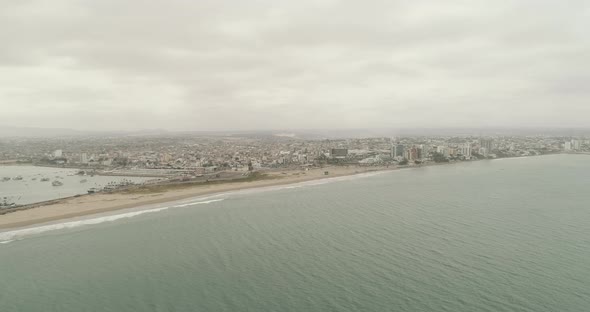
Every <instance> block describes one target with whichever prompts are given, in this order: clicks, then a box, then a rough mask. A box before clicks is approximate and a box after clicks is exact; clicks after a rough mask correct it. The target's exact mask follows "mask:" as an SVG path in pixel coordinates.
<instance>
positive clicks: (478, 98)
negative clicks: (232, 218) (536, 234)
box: [0, 0, 590, 131]
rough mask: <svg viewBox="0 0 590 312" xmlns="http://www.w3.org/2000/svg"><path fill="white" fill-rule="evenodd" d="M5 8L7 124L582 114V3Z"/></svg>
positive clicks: (300, 123)
mask: <svg viewBox="0 0 590 312" xmlns="http://www.w3.org/2000/svg"><path fill="white" fill-rule="evenodd" d="M0 12H1V13H0V26H3V27H1V28H0V38H2V40H3V46H4V47H5V48H4V49H2V51H0V106H1V108H2V119H1V120H0V124H2V125H11V126H17V127H40V128H72V129H79V130H84V131H89V130H90V131H113V130H117V131H119V130H123V131H135V130H140V129H168V130H171V131H195V130H210V131H218V130H226V129H231V130H256V129H340V128H345V129H354V128H367V127H376V128H387V127H402V128H425V127H430V128H449V127H459V128H461V127H467V128H472V127H483V128H486V127H525V128H526V127H566V128H567V127H572V128H576V127H585V126H587V125H588V122H587V116H588V114H590V106H589V105H588V104H587V100H588V98H589V97H588V96H589V95H590V94H589V93H588V89H587V88H586V86H585V83H584V82H585V81H587V80H588V78H589V77H588V72H589V68H588V62H587V60H588V55H589V54H588V53H589V52H590V41H589V40H588V37H587V36H586V35H585V33H586V31H585V30H586V29H588V28H589V27H590V22H589V21H590V18H589V17H590V4H588V3H587V2H585V1H569V2H568V3H567V4H566V3H558V2H554V1H507V2H502V3H490V2H487V1H468V2H467V1H447V2H445V3H440V2H436V1H426V2H423V3H414V2H396V1H392V2H371V3H362V4H361V3H358V2H353V1H300V2H297V3H292V2H287V1H279V2H277V1H272V2H270V1H260V2H256V3H242V2H232V1H215V2H213V1H199V2H198V3H195V2H183V1H173V2H168V3H167V4H166V6H162V5H159V3H157V2H144V1H141V2H140V1H126V2H125V3H121V2H119V1H101V2H100V3H95V2H84V1H82V2H79V1H58V2H49V1H42V0H32V1H19V2H5V3H2V4H0ZM171 17H173V18H171Z"/></svg>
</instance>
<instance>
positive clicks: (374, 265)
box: [0, 155, 590, 311]
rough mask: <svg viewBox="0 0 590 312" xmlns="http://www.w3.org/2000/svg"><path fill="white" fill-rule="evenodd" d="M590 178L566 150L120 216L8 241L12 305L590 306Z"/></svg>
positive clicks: (585, 160) (4, 304) (5, 258)
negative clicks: (542, 155)
mask: <svg viewBox="0 0 590 312" xmlns="http://www.w3.org/2000/svg"><path fill="white" fill-rule="evenodd" d="M326 182H328V183H326ZM329 182H331V183H329ZM589 185H590V157H588V156H580V155H577V156H574V155H555V156H545V157H532V158H527V159H511V160H507V161H501V162H497V161H482V162H474V163H465V164H460V165H455V166H436V167H425V168H418V169H415V170H400V171H393V172H387V173H383V174H378V175H374V176H369V177H363V178H347V179H340V180H338V179H336V180H333V181H324V182H320V181H315V183H308V184H301V185H291V186H283V187H280V188H276V189H275V190H273V191H268V190H267V191H247V192H234V193H230V194H222V195H223V196H217V197H215V198H205V199H199V200H197V201H193V200H185V201H182V202H178V203H175V204H174V205H165V206H163V207H152V210H153V209H160V210H155V211H152V213H139V214H136V215H132V216H129V217H124V218H122V217H116V216H120V215H122V214H121V213H119V214H113V215H112V217H113V218H115V219H114V220H110V221H108V222H96V223H88V224H85V225H84V226H76V227H63V228H62V229H57V230H52V231H47V232H43V233H37V234H31V235H25V236H23V237H20V238H18V239H17V240H14V241H10V239H6V240H5V242H7V243H5V244H2V245H0V277H1V278H0V311H96V310H100V311H585V310H587V309H588V307H590V291H589V290H588V287H587V286H588V285H590V260H588V259H590V192H588V191H587V189H588V186H589ZM218 199H223V200H218ZM164 207H166V209H161V208H164ZM142 211H148V210H145V209H144V210H138V211H136V212H142ZM126 213H130V212H126ZM87 222H88V221H87ZM58 224H59V223H58ZM62 224H63V223H62ZM32 228H35V227H32Z"/></svg>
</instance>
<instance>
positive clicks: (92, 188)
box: [88, 187, 100, 194]
mask: <svg viewBox="0 0 590 312" xmlns="http://www.w3.org/2000/svg"><path fill="white" fill-rule="evenodd" d="M98 191H100V190H99V189H97V188H95V187H91V188H89V189H88V194H94V193H97V192H98Z"/></svg>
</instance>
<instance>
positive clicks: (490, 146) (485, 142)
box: [479, 139, 494, 153]
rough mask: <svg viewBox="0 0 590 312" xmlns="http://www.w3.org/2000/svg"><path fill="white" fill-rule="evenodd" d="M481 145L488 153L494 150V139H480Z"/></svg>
mask: <svg viewBox="0 0 590 312" xmlns="http://www.w3.org/2000/svg"><path fill="white" fill-rule="evenodd" d="M479 145H480V146H481V147H483V148H485V149H486V151H487V152H488V153H489V152H491V151H493V150H494V140H492V139H480V140H479Z"/></svg>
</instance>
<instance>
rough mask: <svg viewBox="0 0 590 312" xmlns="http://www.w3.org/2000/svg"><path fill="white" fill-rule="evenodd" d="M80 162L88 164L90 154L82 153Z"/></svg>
mask: <svg viewBox="0 0 590 312" xmlns="http://www.w3.org/2000/svg"><path fill="white" fill-rule="evenodd" d="M80 162H81V163H83V164H87V163H88V154H86V153H82V155H80Z"/></svg>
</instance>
